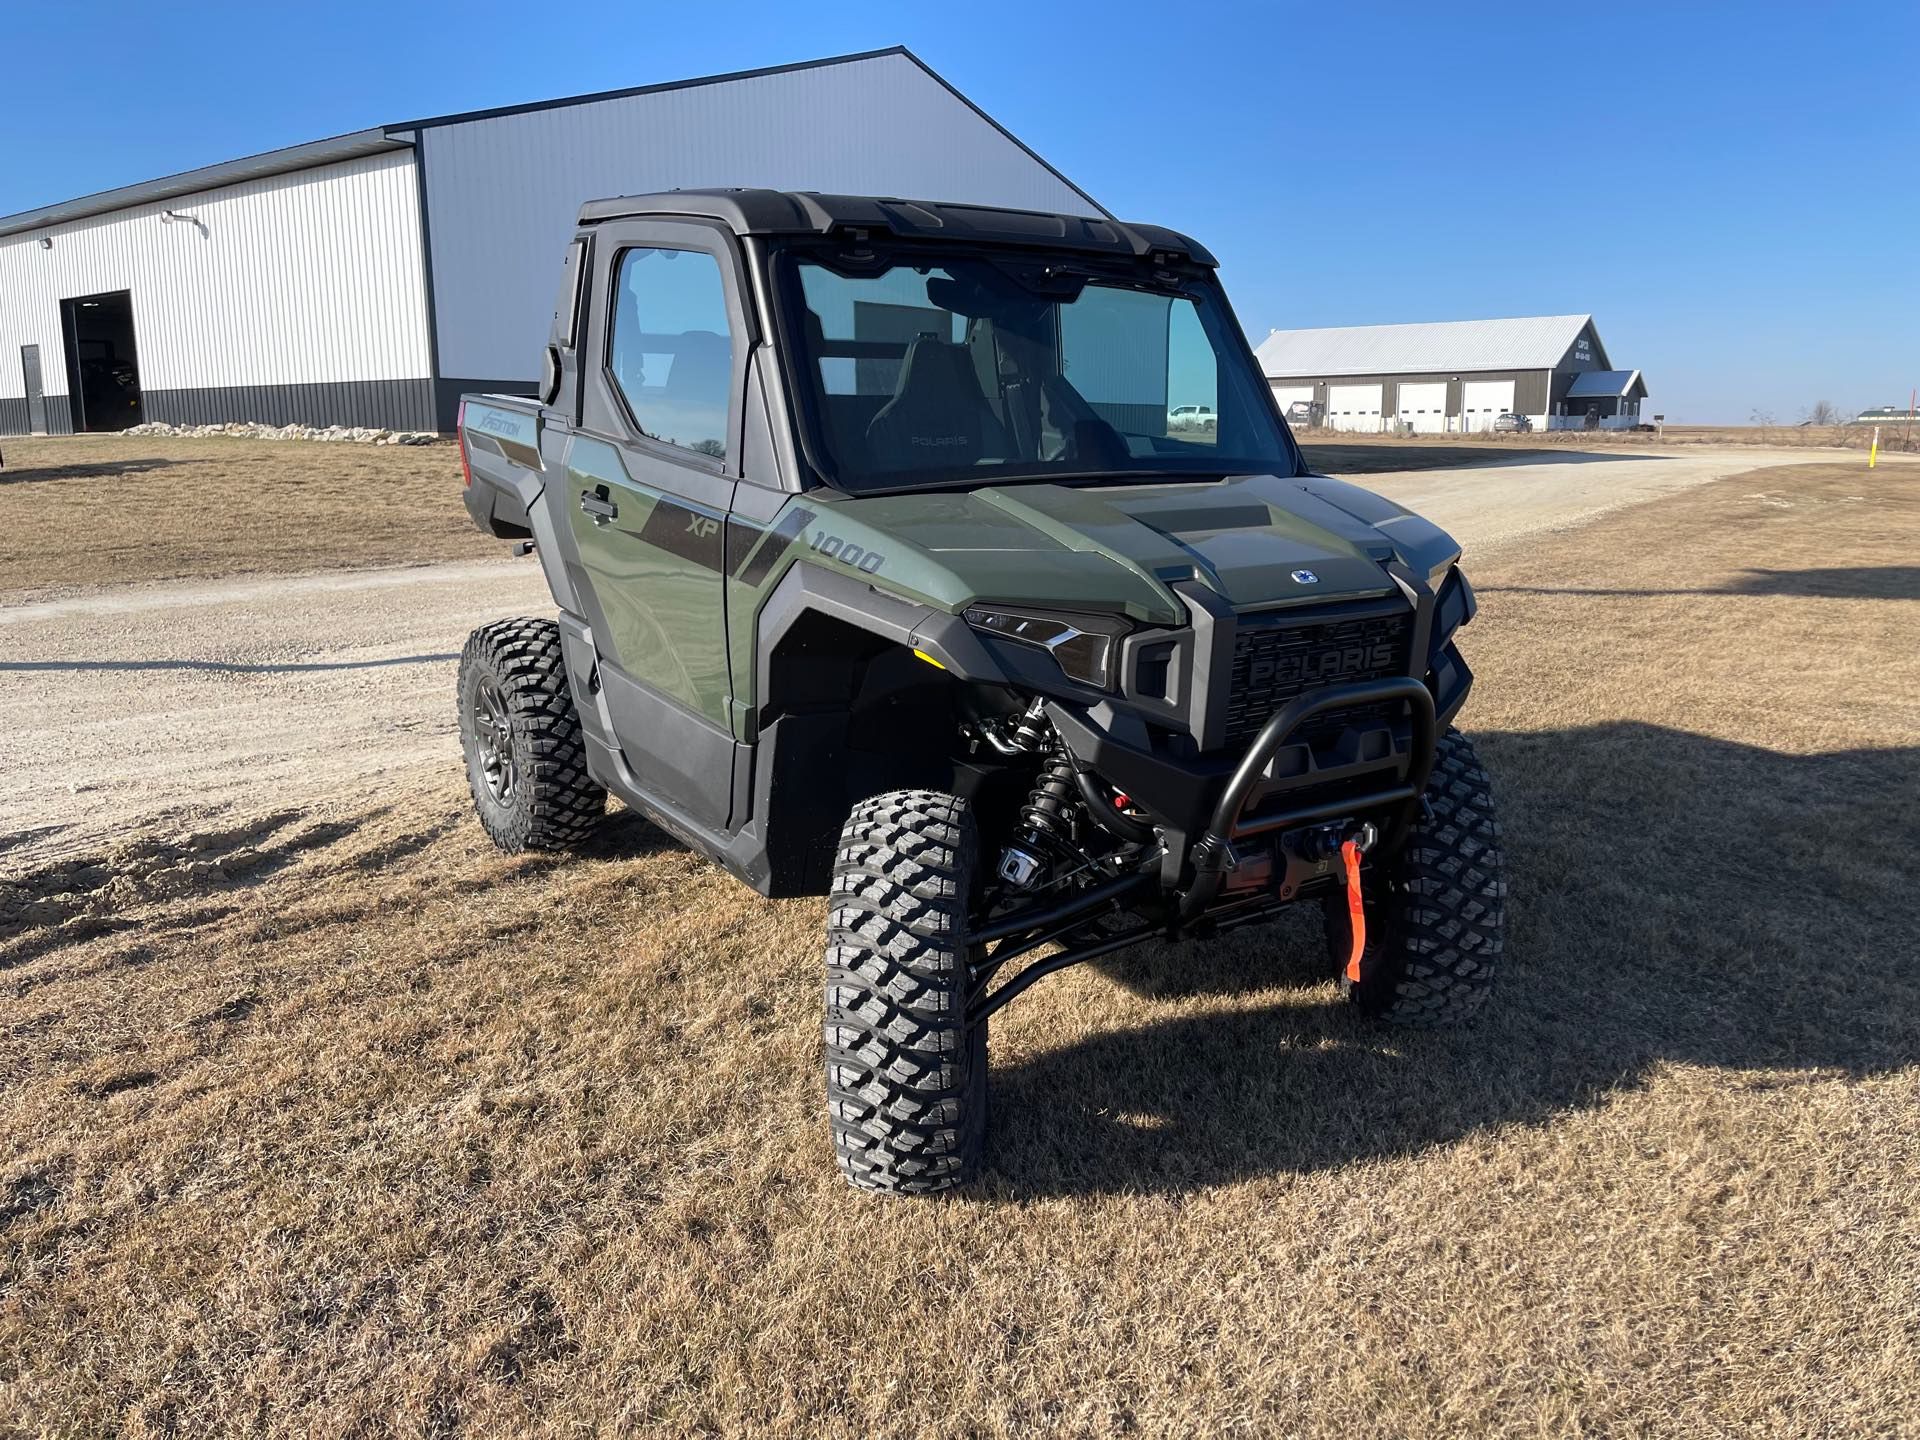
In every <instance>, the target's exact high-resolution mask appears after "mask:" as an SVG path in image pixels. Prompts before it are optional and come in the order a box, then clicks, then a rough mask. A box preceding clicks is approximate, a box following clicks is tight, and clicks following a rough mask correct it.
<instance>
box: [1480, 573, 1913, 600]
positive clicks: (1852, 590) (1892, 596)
mask: <svg viewBox="0 0 1920 1440" xmlns="http://www.w3.org/2000/svg"><path fill="white" fill-rule="evenodd" d="M1477 588H1478V591H1479V593H1480V594H1482V595H1594V596H1600V597H1605V598H1614V597H1626V598H1630V599H1642V598H1645V597H1648V596H1655V595H1777V596H1784V597H1787V598H1789V599H1796V600H1809V599H1811V600H1920V565H1833V566H1825V567H1820V568H1816V569H1812V570H1744V571H1742V572H1741V573H1740V574H1739V575H1738V576H1736V577H1734V578H1733V579H1731V580H1729V581H1728V582H1727V583H1726V584H1724V585H1715V586H1712V587H1710V588H1707V589H1704V590H1702V589H1677V590H1608V589H1597V588H1596V589H1586V588H1582V587H1580V586H1559V585H1486V586H1480V587H1477Z"/></svg>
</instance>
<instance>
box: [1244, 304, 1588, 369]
mask: <svg viewBox="0 0 1920 1440" xmlns="http://www.w3.org/2000/svg"><path fill="white" fill-rule="evenodd" d="M1592 323H1593V317H1592V316H1591V315H1529V316H1522V317H1520V318H1517V319H1512V320H1444V321H1439V322H1435V323H1430V324H1420V325H1348V326H1342V327H1339V328H1335V329H1325V330H1276V331H1274V332H1273V333H1272V334H1271V335H1269V336H1267V338H1266V339H1265V340H1262V341H1261V342H1260V344H1259V345H1257V346H1256V347H1255V348H1254V354H1255V355H1256V356H1258V357H1259V360H1260V368H1261V369H1262V370H1263V371H1265V372H1266V373H1267V374H1268V375H1269V376H1272V377H1275V378H1278V377H1281V376H1286V375H1407V374H1413V375H1418V374H1425V373H1428V372H1437V371H1441V370H1447V371H1459V370H1551V369H1552V368H1553V367H1554V366H1556V365H1558V364H1559V363H1560V362H1561V360H1562V359H1564V358H1565V356H1566V353H1567V351H1569V350H1571V349H1572V348H1573V342H1574V340H1575V339H1577V338H1578V337H1579V335H1580V332H1581V331H1582V330H1583V329H1585V328H1586V327H1587V326H1589V325H1591V324H1592ZM1595 339H1596V340H1597V339H1598V335H1597V333H1596V335H1595ZM1600 358H1601V359H1603V360H1604V359H1605V358H1606V356H1605V353H1604V352H1602V353H1601V356H1600Z"/></svg>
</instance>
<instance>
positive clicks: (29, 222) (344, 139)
mask: <svg viewBox="0 0 1920 1440" xmlns="http://www.w3.org/2000/svg"><path fill="white" fill-rule="evenodd" d="M887 55H898V56H901V57H903V58H904V59H906V60H908V61H911V62H912V63H913V64H915V65H917V66H919V67H920V68H921V69H922V70H924V71H926V73H927V74H928V75H929V76H931V77H932V78H933V79H934V80H935V81H936V82H937V83H938V84H940V85H941V86H943V87H944V88H945V89H947V90H948V91H950V92H952V94H953V95H954V97H955V98H956V99H958V100H959V101H960V102H961V103H962V104H963V105H965V106H966V107H967V108H968V109H969V110H971V111H973V113H974V114H975V115H977V116H979V117H980V119H981V120H983V121H985V122H986V123H987V124H988V125H991V126H992V127H993V128H994V129H995V130H998V131H999V132H1000V133H1001V134H1002V135H1004V136H1005V137H1006V138H1007V139H1008V140H1010V141H1012V142H1013V143H1014V145H1016V146H1018V147H1019V148H1020V149H1021V150H1023V151H1025V152H1026V154H1027V156H1028V157H1029V158H1030V159H1032V160H1033V162H1034V163H1035V164H1037V165H1039V166H1040V167H1041V168H1043V169H1045V170H1047V171H1048V172H1049V173H1051V174H1052V175H1053V176H1054V178H1056V179H1057V180H1059V181H1060V183H1061V184H1063V185H1065V186H1066V187H1067V188H1068V189H1069V190H1071V191H1073V192H1074V193H1075V194H1076V195H1078V196H1080V198H1081V199H1083V200H1085V201H1086V202H1087V203H1088V204H1089V205H1091V206H1093V208H1094V210H1095V212H1096V213H1098V214H1100V215H1106V216H1107V217H1108V218H1109V219H1111V218H1112V216H1111V214H1110V213H1109V212H1108V210H1107V208H1106V207H1105V206H1104V205H1102V204H1100V202H1099V201H1097V200H1095V199H1094V198H1093V197H1092V196H1091V195H1089V194H1087V192H1086V191H1084V190H1082V189H1081V188H1080V187H1079V186H1078V185H1075V184H1074V183H1073V182H1072V181H1071V180H1069V179H1067V177H1066V176H1064V175H1062V174H1061V173H1060V172H1059V171H1058V170H1055V169H1054V168H1053V166H1052V165H1049V164H1048V163H1047V162H1046V161H1045V160H1043V159H1042V158H1041V157H1040V156H1039V155H1037V154H1035V153H1034V151H1033V149H1032V148H1031V147H1030V146H1028V145H1027V144H1026V142H1025V141H1023V140H1021V139H1020V137H1019V136H1017V135H1015V134H1014V133H1013V132H1012V131H1010V130H1008V129H1007V128H1006V126H1004V125H1002V124H1001V123H1000V122H999V121H998V120H995V119H994V118H993V117H992V116H991V115H989V114H987V112H986V111H984V110H982V109H981V108H980V107H979V106H978V105H976V104H974V103H973V101H971V100H969V99H968V98H967V97H966V96H965V95H963V94H961V92H960V91H959V90H958V89H956V88H955V87H954V85H953V84H952V83H951V82H950V81H948V80H947V78H946V77H945V76H943V75H941V74H940V73H939V72H938V71H937V70H935V69H934V68H933V67H932V66H931V65H929V64H927V62H926V61H924V60H922V59H921V58H920V57H919V56H918V55H915V54H914V53H913V52H912V51H911V50H909V49H907V47H906V46H904V45H892V46H888V47H887V48H886V49H883V50H863V51H861V52H859V53H858V54H853V55H831V56H828V57H826V58H825V59H821V60H802V61H798V62H796V63H794V64H791V65H770V66H764V67H762V68H760V69H757V70H733V71H729V72H727V73H725V74H721V75H703V76H700V77H698V78H696V79H692V80H672V81H668V82H666V83H664V84H659V85H639V86H635V87H633V88H631V89H626V90H600V91H596V92H594V93H593V94H590V95H569V96H565V97H563V98H561V99H558V100H538V101H534V102H533V103H531V104H526V105H508V106H503V107H500V108H498V109H493V110H467V111H462V112H460V113H458V114H454V115H435V116H430V117H428V118H426V119H423V120H402V121H396V122H395V123H393V124H390V125H378V126H374V127H373V128H371V129H367V130H356V131H353V132H352V133H351V134H347V135H336V136H333V137H331V138H329V139H326V140H313V141H309V142H308V143H306V144H304V145H289V146H286V147H285V148H283V149H279V150H267V151H263V152H262V153H260V154H258V155H247V156H243V157H242V158H240V159H238V160H227V161H223V162H221V163H220V164H218V165H204V166H201V167H200V168H199V169H196V170H183V171H181V172H180V173H179V174H176V175H166V176H162V177H161V178H160V179H158V180H144V181H141V182H140V183H139V184H136V185H122V186H120V187H119V188H117V189H113V190H101V191H99V192H97V193H95V194H92V195H83V196H80V197H79V198H78V199H74V200H63V201H60V202H59V203H57V204H53V205H42V206H40V207H39V208H38V209H34V210H22V211H20V212H19V213H18V214H14V215H5V216H0V236H4V235H16V234H19V233H20V232H21V231H23V230H38V229H41V228H42V227H44V226H48V225H57V224H60V223H61V222H62V221H67V220H83V219H86V218H87V217H88V216H91V215H104V214H106V213H107V212H108V211H111V210H123V209H126V208H127V207H128V206H131V205H147V204H152V203H153V202H155V201H158V200H170V199H172V198H173V197H174V196H176V195H188V194H192V193H193V192H195V191H199V190H212V189H215V188H217V187H219V186H222V185H237V184H240V183H241V182H242V181H246V180H260V179H264V178H266V177H267V176H269V175H284V174H286V173H287V172H288V171H292V170H306V169H310V168H312V167H313V166H315V165H330V164H332V163H334V162H335V161H339V160H355V159H358V158H359V157H361V156H363V155H372V154H375V153H377V152H379V151H382V150H405V149H407V148H409V147H411V146H412V145H413V144H414V142H415V140H416V139H417V138H418V135H419V132H420V131H422V130H425V129H429V128H432V127H434V126H439V125H462V124H467V123H469V122H472V121H476V120H493V119H497V118H499V117H501V116H504V115H522V114H526V113H528V112H529V111H534V110H555V109H560V108H562V107H565V106H571V105H591V104H594V103H595V102H597V101H601V100H624V99H627V98H628V97H630V96H634V95H653V94H659V93H661V92H663V91H668V90H686V89H691V88H693V87H695V86H700V85H722V84H726V83H728V82H729V81H735V80H754V79H758V78H760V77H761V76H763V75H784V74H786V73H788V72H789V71H793V70H819V69H824V68H826V67H829V66H833V65H850V64H853V63H855V62H857V61H861V60H876V59H879V58H881V57H882V56H887Z"/></svg>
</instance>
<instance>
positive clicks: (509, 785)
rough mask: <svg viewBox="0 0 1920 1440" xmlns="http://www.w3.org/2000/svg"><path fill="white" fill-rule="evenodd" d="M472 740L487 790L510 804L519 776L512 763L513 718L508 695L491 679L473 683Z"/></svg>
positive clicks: (500, 800) (502, 802) (495, 797)
mask: <svg viewBox="0 0 1920 1440" xmlns="http://www.w3.org/2000/svg"><path fill="white" fill-rule="evenodd" d="M473 740H474V748H475V750H476V751H477V752H478V754H479V759H480V778H481V779H482V780H483V781H485V782H486V786H487V793H488V794H489V795H491V796H492V797H493V798H494V800H495V801H496V802H498V803H499V804H502V805H505V804H507V803H508V802H509V801H510V800H512V799H513V790H514V786H515V784H516V783H517V782H518V780H519V775H518V773H517V772H516V771H515V770H514V767H513V722H512V721H511V720H510V719H509V718H508V715H507V701H506V697H505V696H503V695H502V694H501V693H500V687H499V686H498V685H496V684H495V683H494V682H493V681H492V680H490V679H487V680H482V681H481V682H480V683H479V684H478V685H476V686H475V687H474V691H473Z"/></svg>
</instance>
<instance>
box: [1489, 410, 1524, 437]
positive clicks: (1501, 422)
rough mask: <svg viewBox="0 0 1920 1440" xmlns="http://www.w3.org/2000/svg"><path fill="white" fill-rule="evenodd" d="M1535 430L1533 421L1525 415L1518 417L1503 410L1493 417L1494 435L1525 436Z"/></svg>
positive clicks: (1511, 412)
mask: <svg viewBox="0 0 1920 1440" xmlns="http://www.w3.org/2000/svg"><path fill="white" fill-rule="evenodd" d="M1531 429H1533V421H1532V420H1531V419H1529V418H1528V417H1527V416H1525V415H1517V414H1515V413H1514V412H1513V411H1511V410H1502V411H1501V412H1500V413H1499V414H1498V415H1496V416H1494V417H1493V433H1494V434H1496V435H1501V434H1506V435H1518V434H1525V433H1526V432H1527V431H1529V430H1531Z"/></svg>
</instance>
